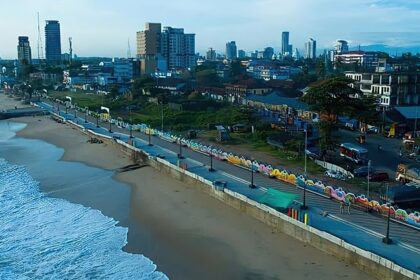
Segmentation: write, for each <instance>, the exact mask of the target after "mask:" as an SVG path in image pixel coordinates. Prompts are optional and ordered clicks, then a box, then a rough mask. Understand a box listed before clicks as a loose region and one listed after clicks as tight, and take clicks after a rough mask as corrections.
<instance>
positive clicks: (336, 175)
mask: <svg viewBox="0 0 420 280" xmlns="http://www.w3.org/2000/svg"><path fill="white" fill-rule="evenodd" d="M324 174H325V175H326V176H328V177H330V178H334V179H339V180H345V179H347V178H346V175H345V174H344V173H342V172H340V171H334V170H327V171H325V173H324Z"/></svg>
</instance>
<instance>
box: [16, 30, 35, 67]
mask: <svg viewBox="0 0 420 280" xmlns="http://www.w3.org/2000/svg"><path fill="white" fill-rule="evenodd" d="M17 52H18V60H19V62H20V63H26V64H32V53H31V46H30V45H29V38H28V37H27V36H19V37H18V46H17Z"/></svg>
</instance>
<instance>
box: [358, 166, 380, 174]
mask: <svg viewBox="0 0 420 280" xmlns="http://www.w3.org/2000/svg"><path fill="white" fill-rule="evenodd" d="M375 171H376V169H375V168H374V167H372V166H371V167H370V170H369V172H368V167H367V166H362V167H359V168H356V169H355V170H353V175H354V176H355V177H366V176H367V175H368V173H372V174H373V173H375Z"/></svg>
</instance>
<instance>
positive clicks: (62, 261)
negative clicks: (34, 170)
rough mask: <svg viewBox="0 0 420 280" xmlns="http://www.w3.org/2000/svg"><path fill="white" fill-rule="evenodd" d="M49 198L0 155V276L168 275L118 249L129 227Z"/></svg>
mask: <svg viewBox="0 0 420 280" xmlns="http://www.w3.org/2000/svg"><path fill="white" fill-rule="evenodd" d="M116 224H117V222H116V221H115V220H113V219H111V218H109V217H106V216H104V215H103V214H102V213H101V212H100V211H97V210H93V209H90V208H86V207H83V206H81V205H76V204H72V203H70V202H67V201H65V200H62V199H56V198H50V197H47V196H45V195H44V194H42V193H41V192H40V191H39V184H38V183H37V182H36V181H35V180H34V179H33V178H32V177H31V176H30V174H29V173H28V172H27V170H26V169H25V168H24V167H22V166H16V165H12V164H9V163H8V162H6V161H5V160H3V159H0V279H118V280H122V279H167V277H166V275H164V274H163V273H161V272H158V271H156V265H154V264H153V262H152V261H150V260H149V259H147V258H146V257H144V256H142V255H135V254H129V253H126V252H123V251H122V247H123V246H124V245H125V244H126V242H127V241H126V238H127V228H123V227H119V226H116Z"/></svg>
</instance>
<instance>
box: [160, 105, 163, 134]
mask: <svg viewBox="0 0 420 280" xmlns="http://www.w3.org/2000/svg"><path fill="white" fill-rule="evenodd" d="M161 112H162V116H161V117H162V121H161V127H160V131H162V132H163V102H162V110H161Z"/></svg>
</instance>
